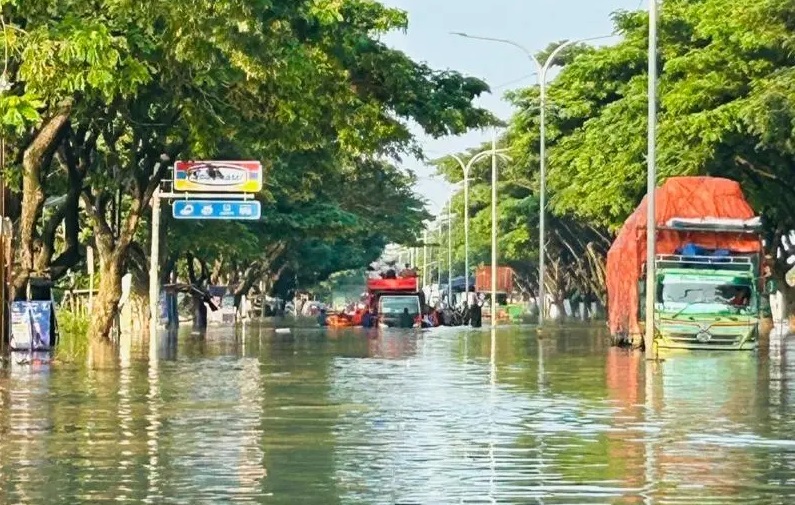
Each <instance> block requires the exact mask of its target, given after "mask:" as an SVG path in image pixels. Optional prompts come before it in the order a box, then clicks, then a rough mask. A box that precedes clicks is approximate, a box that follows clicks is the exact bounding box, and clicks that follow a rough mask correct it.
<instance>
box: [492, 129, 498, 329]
mask: <svg viewBox="0 0 795 505" xmlns="http://www.w3.org/2000/svg"><path fill="white" fill-rule="evenodd" d="M491 327H492V328H496V327H497V133H496V132H494V131H492V133H491Z"/></svg>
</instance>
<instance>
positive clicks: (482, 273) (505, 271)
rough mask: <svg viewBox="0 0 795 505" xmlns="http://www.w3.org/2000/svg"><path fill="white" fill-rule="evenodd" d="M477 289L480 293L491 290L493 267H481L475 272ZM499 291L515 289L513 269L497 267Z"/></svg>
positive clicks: (504, 291)
mask: <svg viewBox="0 0 795 505" xmlns="http://www.w3.org/2000/svg"><path fill="white" fill-rule="evenodd" d="M475 289H476V290H477V291H478V292H479V293H486V292H489V291H491V267H480V268H478V269H477V271H476V272H475ZM497 291H499V292H501V293H511V292H512V291H513V269H512V268H511V267H497Z"/></svg>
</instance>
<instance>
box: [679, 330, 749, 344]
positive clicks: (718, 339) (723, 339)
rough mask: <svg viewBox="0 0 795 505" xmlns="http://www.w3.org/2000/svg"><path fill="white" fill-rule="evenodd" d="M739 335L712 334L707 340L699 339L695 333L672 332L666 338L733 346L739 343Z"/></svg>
mask: <svg viewBox="0 0 795 505" xmlns="http://www.w3.org/2000/svg"><path fill="white" fill-rule="evenodd" d="M740 338H741V337H740V335H712V336H711V338H710V339H709V340H706V341H704V340H699V339H698V338H697V337H696V334H695V333H674V334H671V335H668V339H669V340H671V341H672V342H676V343H677V344H693V345H714V346H733V345H739V344H740Z"/></svg>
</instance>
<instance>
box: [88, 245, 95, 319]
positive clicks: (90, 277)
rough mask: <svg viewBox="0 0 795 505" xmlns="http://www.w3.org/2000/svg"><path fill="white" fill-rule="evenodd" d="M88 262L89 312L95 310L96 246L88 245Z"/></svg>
mask: <svg viewBox="0 0 795 505" xmlns="http://www.w3.org/2000/svg"><path fill="white" fill-rule="evenodd" d="M86 263H88V313H89V315H90V314H91V313H92V312H93V311H94V248H93V247H91V246H88V247H86Z"/></svg>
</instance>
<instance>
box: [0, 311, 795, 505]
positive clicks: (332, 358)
mask: <svg viewBox="0 0 795 505" xmlns="http://www.w3.org/2000/svg"><path fill="white" fill-rule="evenodd" d="M607 341H608V340H607V338H606V335H604V334H603V333H601V330H593V329H585V328H569V329H561V330H560V331H558V332H552V333H549V334H547V333H545V334H544V336H543V338H541V339H540V338H539V336H538V335H536V333H535V331H533V329H532V328H527V329H499V330H497V331H491V330H490V329H483V330H472V329H464V330H451V329H441V330H432V331H421V332H408V333H401V332H397V331H391V332H389V331H388V332H370V333H367V332H364V331H359V330H345V331H334V332H328V333H326V332H323V331H319V330H316V329H307V330H294V331H293V332H292V333H290V334H276V333H275V332H274V331H273V329H272V328H267V327H258V326H250V327H244V328H241V329H239V330H238V331H237V332H228V331H223V330H218V329H216V330H211V331H209V332H208V333H207V335H205V336H204V337H196V336H191V335H190V334H180V335H178V336H176V335H172V336H171V337H166V336H164V338H162V339H159V340H157V341H155V342H153V343H152V345H150V343H149V342H147V341H143V342H141V341H126V342H125V341H123V340H122V341H121V342H120V352H119V356H118V361H117V362H116V363H117V365H116V366H115V367H112V366H103V367H102V368H100V369H96V370H91V369H88V368H86V367H85V366H58V367H55V368H50V367H48V366H41V365H36V366H35V367H31V366H29V365H25V366H17V365H16V364H13V363H12V365H13V366H10V367H9V368H6V369H4V370H2V371H0V502H2V503H43V502H47V503H63V504H67V503H68V504H74V503H89V502H98V501H101V502H104V501H119V502H131V503H141V502H144V503H157V504H160V503H222V502H230V501H234V502H240V503H279V504H291V505H292V504H302V503H307V504H310V503H311V504H314V503H324V504H326V503H331V504H335V503H340V504H343V503H344V504H357V503H362V504H365V503H366V504H379V503H390V504H393V503H404V504H408V503H423V504H424V503H434V504H435V503H545V504H556V503H581V504H589V503H594V504H595V503H618V504H639V503H660V504H668V503H693V504H712V503H721V504H724V503H793V499H795V487H794V486H793V484H792V483H793V482H795V443H793V442H792V441H791V440H790V438H791V434H792V433H793V428H795V426H794V425H795V420H794V419H795V416H793V407H792V405H793V401H792V399H793V388H792V387H790V383H791V381H792V380H793V377H795V366H793V365H791V364H790V361H789V360H788V355H789V353H790V352H792V351H791V347H792V346H793V345H795V344H793V340H792V339H789V340H788V339H786V338H783V337H781V336H778V337H776V336H774V337H773V338H771V341H770V345H769V349H766V350H765V352H764V353H762V354H759V355H757V354H749V353H719V354H711V353H697V354H695V353H694V354H685V353H681V354H670V355H664V356H662V357H661V358H662V360H661V361H660V362H647V361H645V359H644V357H643V355H642V354H640V353H635V352H631V351H626V350H621V349H615V348H610V347H609V346H608V345H607ZM103 363H104V362H103Z"/></svg>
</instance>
